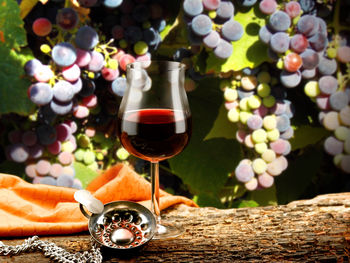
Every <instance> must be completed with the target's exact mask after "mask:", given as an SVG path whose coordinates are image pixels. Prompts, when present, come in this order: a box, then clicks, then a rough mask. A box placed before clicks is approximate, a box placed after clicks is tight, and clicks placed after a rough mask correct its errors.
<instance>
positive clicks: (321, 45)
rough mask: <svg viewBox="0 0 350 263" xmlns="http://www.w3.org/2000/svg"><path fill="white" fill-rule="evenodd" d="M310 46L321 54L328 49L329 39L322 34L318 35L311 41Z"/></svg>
mask: <svg viewBox="0 0 350 263" xmlns="http://www.w3.org/2000/svg"><path fill="white" fill-rule="evenodd" d="M308 40H309V44H310V46H311V47H312V48H313V50H315V51H316V52H320V51H323V50H325V49H326V47H327V46H328V39H327V37H326V36H325V35H324V34H322V33H316V34H314V35H313V36H312V37H310V38H309V39H308Z"/></svg>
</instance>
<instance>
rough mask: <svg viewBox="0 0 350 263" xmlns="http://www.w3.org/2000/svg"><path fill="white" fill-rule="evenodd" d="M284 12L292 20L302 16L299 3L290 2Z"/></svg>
mask: <svg viewBox="0 0 350 263" xmlns="http://www.w3.org/2000/svg"><path fill="white" fill-rule="evenodd" d="M284 10H285V12H286V13H287V14H288V15H289V16H290V17H291V18H295V17H297V16H298V15H299V14H300V12H301V7H300V4H299V3H298V2H297V1H290V2H288V3H287V4H286V5H285V7H284Z"/></svg>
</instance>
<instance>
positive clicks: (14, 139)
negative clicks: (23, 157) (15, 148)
mask: <svg viewBox="0 0 350 263" xmlns="http://www.w3.org/2000/svg"><path fill="white" fill-rule="evenodd" d="M22 134H23V133H22V131H21V130H12V131H10V132H9V133H8V135H7V138H8V140H9V141H10V143H12V144H16V143H21V142H22Z"/></svg>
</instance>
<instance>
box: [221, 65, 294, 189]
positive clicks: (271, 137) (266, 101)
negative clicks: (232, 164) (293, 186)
mask: <svg viewBox="0 0 350 263" xmlns="http://www.w3.org/2000/svg"><path fill="white" fill-rule="evenodd" d="M244 72H246V73H247V74H249V75H247V74H244ZM268 72H269V69H261V70H260V69H259V68H256V69H254V72H252V71H251V70H243V73H242V75H236V79H233V80H231V81H227V80H225V81H223V82H222V89H223V90H224V98H225V101H226V102H225V107H226V109H227V110H228V113H227V117H228V119H229V121H231V122H234V123H237V124H238V130H237V132H236V139H237V141H238V142H240V143H242V144H243V145H244V146H246V147H247V148H248V149H249V150H248V151H249V152H251V155H252V156H254V158H252V159H248V158H247V159H243V160H242V161H241V162H240V163H239V164H238V166H237V167H236V169H235V171H234V174H235V177H236V179H237V180H238V181H239V182H241V183H244V185H245V187H246V188H247V189H248V190H250V191H252V190H255V189H258V188H268V187H271V186H272V185H273V183H274V177H275V176H278V175H280V174H281V173H282V172H283V171H284V170H285V169H286V168H287V166H288V161H287V159H286V157H285V156H287V155H288V154H289V153H290V151H291V144H290V143H289V141H288V140H289V139H290V138H292V137H293V134H294V130H293V128H292V127H291V121H290V119H291V118H292V117H293V114H294V110H293V106H292V104H291V102H290V101H289V100H287V99H286V97H287V94H286V91H285V89H284V88H283V87H282V86H281V85H280V84H278V80H277V79H275V78H273V77H271V75H270V74H269V73H268Z"/></svg>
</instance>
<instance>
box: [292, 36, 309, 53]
mask: <svg viewBox="0 0 350 263" xmlns="http://www.w3.org/2000/svg"><path fill="white" fill-rule="evenodd" d="M308 45H309V41H308V40H307V38H306V37H305V36H304V35H303V34H295V35H294V36H293V37H292V38H291V40H290V48H291V50H293V51H294V52H296V53H302V52H304V51H305V50H306V48H307V47H308Z"/></svg>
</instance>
